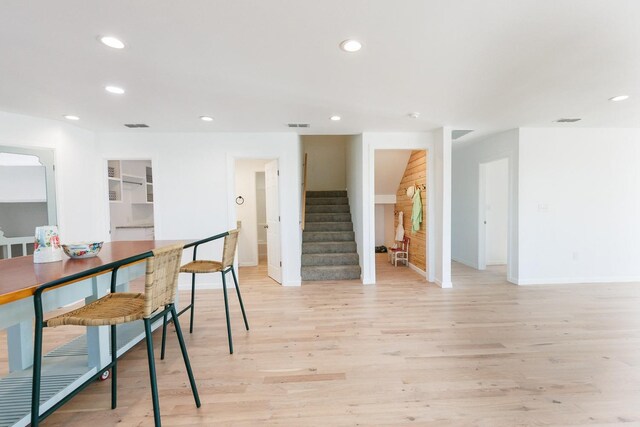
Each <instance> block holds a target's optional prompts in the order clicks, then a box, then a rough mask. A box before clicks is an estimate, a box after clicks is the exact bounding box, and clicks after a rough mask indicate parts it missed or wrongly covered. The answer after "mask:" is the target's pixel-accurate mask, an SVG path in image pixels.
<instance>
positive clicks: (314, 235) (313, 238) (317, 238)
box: [302, 231, 356, 242]
mask: <svg viewBox="0 0 640 427" xmlns="http://www.w3.org/2000/svg"><path fill="white" fill-rule="evenodd" d="M355 238H356V237H355V233H354V232H353V231H304V232H303V233H302V241H303V242H352V241H353V240H355Z"/></svg>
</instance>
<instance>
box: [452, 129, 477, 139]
mask: <svg viewBox="0 0 640 427" xmlns="http://www.w3.org/2000/svg"><path fill="white" fill-rule="evenodd" d="M471 132H473V130H462V129H461V130H452V131H451V139H453V140H454V141H455V140H456V139H458V138H462V137H463V136H465V135H466V134H468V133H471Z"/></svg>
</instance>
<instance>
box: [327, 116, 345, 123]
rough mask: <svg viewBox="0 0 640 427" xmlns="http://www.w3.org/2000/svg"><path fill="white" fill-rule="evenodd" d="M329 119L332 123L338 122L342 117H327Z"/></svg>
mask: <svg viewBox="0 0 640 427" xmlns="http://www.w3.org/2000/svg"><path fill="white" fill-rule="evenodd" d="M329 118H330V119H331V120H333V121H334V122H337V121H340V119H341V118H342V117H340V116H331V117H329Z"/></svg>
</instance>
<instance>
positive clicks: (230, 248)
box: [180, 230, 249, 354]
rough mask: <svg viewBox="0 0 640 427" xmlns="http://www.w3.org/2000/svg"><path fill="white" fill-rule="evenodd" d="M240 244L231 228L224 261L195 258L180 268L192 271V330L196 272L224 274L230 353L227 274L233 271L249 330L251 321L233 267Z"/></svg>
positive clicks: (187, 271) (229, 336)
mask: <svg viewBox="0 0 640 427" xmlns="http://www.w3.org/2000/svg"><path fill="white" fill-rule="evenodd" d="M237 246H238V230H230V231H229V234H228V235H227V236H225V238H224V246H223V249H222V261H207V260H195V259H194V260H193V261H192V262H190V263H188V264H185V265H183V266H182V267H181V268H180V272H181V273H191V325H190V331H191V332H192V331H193V312H194V308H195V306H194V302H195V299H194V295H195V290H196V288H195V283H196V274H204V273H218V272H219V273H221V274H222V290H223V292H224V311H225V314H226V316H227V336H228V339H229V353H231V354H233V339H232V337H231V321H230V320H229V301H228V298H227V282H226V280H225V275H226V274H227V273H228V272H229V271H231V274H232V275H233V282H234V283H235V286H236V293H237V294H238V301H239V302H240V309H241V310H242V317H243V319H244V326H245V328H246V329H247V331H248V330H249V323H248V322H247V315H246V313H245V312H244V304H242V296H241V295H240V287H239V286H238V278H237V277H236V272H235V270H234V268H233V260H234V258H235V256H236V247H237Z"/></svg>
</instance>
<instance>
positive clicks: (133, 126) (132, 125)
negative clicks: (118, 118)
mask: <svg viewBox="0 0 640 427" xmlns="http://www.w3.org/2000/svg"><path fill="white" fill-rule="evenodd" d="M125 126H126V127H128V128H130V129H138V128H148V127H149V125H145V124H144V123H125Z"/></svg>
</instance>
